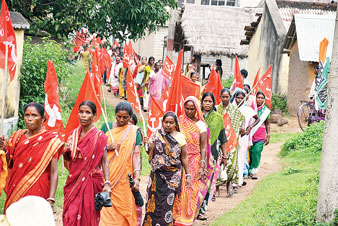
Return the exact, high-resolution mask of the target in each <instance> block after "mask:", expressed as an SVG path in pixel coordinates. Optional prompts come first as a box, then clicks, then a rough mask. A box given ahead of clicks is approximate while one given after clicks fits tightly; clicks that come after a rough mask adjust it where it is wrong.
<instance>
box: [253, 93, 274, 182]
mask: <svg viewBox="0 0 338 226" xmlns="http://www.w3.org/2000/svg"><path fill="white" fill-rule="evenodd" d="M256 102H257V114H258V117H259V118H260V122H259V123H258V124H257V125H256V126H255V127H254V128H253V129H252V132H253V137H252V142H253V145H252V146H251V148H250V151H249V154H250V160H251V161H250V171H249V174H250V177H251V178H252V179H257V173H258V166H259V163H260V161H261V153H262V151H263V147H264V144H265V145H268V144H269V141H270V109H269V108H268V107H267V106H266V105H265V95H264V93H263V92H261V91H258V93H257V95H256Z"/></svg>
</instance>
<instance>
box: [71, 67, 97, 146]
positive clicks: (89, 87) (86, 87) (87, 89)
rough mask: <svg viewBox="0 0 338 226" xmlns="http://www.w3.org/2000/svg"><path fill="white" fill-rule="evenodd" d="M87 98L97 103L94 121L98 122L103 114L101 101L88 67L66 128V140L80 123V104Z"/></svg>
mask: <svg viewBox="0 0 338 226" xmlns="http://www.w3.org/2000/svg"><path fill="white" fill-rule="evenodd" d="M85 100H90V101H92V102H93V103H94V104H95V105H96V109H97V113H96V114H97V115H96V117H95V119H94V121H93V122H96V121H97V120H99V118H100V115H101V102H100V99H99V98H98V96H97V93H96V91H95V87H94V83H93V80H92V77H91V76H90V74H89V70H88V69H87V73H86V76H85V78H84V80H83V83H82V86H81V88H80V91H79V94H78V95H77V98H76V101H75V105H74V107H73V110H72V112H71V113H70V116H69V118H68V122H67V125H66V130H65V133H66V140H67V138H68V136H69V135H70V133H71V131H72V130H73V129H75V128H77V127H78V126H79V125H80V122H79V116H78V112H79V106H80V104H81V102H83V101H85Z"/></svg>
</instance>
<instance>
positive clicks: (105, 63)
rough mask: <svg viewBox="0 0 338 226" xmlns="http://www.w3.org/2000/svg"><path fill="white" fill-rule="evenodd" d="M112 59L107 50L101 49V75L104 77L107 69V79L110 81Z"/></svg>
mask: <svg viewBox="0 0 338 226" xmlns="http://www.w3.org/2000/svg"><path fill="white" fill-rule="evenodd" d="M112 62H113V61H112V59H111V57H110V55H109V53H108V51H107V50H106V49H105V48H102V49H100V62H99V64H100V74H101V75H102V74H103V73H104V71H105V69H107V79H109V74H108V72H110V67H111V64H112Z"/></svg>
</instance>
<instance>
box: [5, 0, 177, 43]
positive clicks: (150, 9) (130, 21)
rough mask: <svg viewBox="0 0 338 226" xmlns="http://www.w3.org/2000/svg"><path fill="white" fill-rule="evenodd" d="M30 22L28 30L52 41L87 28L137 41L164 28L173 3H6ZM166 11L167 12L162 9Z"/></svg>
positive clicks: (78, 0) (86, 0)
mask: <svg viewBox="0 0 338 226" xmlns="http://www.w3.org/2000/svg"><path fill="white" fill-rule="evenodd" d="M8 7H9V9H10V10H16V11H18V12H20V13H21V14H23V16H24V17H25V18H27V19H28V20H29V21H30V24H31V30H32V31H33V32H36V31H37V30H45V31H47V32H49V33H50V34H51V35H52V36H53V37H56V38H67V37H68V35H69V33H71V32H73V31H74V30H79V29H80V28H82V27H88V30H89V31H90V32H91V33H98V34H99V35H105V36H106V37H109V36H113V37H114V38H118V39H120V40H125V39H127V38H128V39H133V40H135V39H138V38H141V37H142V36H144V35H145V34H146V32H152V31H155V30H157V29H158V28H159V27H160V26H164V25H165V24H166V22H167V21H168V19H169V18H170V14H169V11H168V10H167V9H174V8H176V7H177V1H176V0H114V1H111V0H58V1H54V0H44V1H37V0H35V1H21V0H13V1H10V2H9V3H8ZM166 8H167V9H166Z"/></svg>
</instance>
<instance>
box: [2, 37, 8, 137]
mask: <svg viewBox="0 0 338 226" xmlns="http://www.w3.org/2000/svg"><path fill="white" fill-rule="evenodd" d="M4 44H5V46H6V55H5V76H4V81H3V84H2V102H1V125H0V136H2V135H4V131H3V130H4V119H5V103H6V93H7V77H8V70H7V67H8V44H9V43H8V42H7V41H6V42H4Z"/></svg>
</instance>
